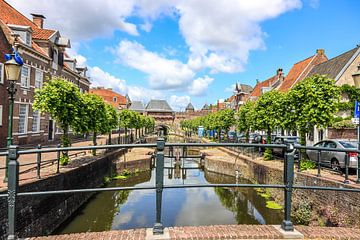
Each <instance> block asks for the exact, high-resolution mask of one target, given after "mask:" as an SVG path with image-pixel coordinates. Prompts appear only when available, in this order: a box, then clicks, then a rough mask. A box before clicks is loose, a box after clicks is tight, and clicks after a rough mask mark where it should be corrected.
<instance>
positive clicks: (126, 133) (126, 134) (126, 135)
mask: <svg viewBox="0 0 360 240" xmlns="http://www.w3.org/2000/svg"><path fill="white" fill-rule="evenodd" d="M127 137H128V132H127V128H126V127H125V144H126V143H128V141H127Z"/></svg>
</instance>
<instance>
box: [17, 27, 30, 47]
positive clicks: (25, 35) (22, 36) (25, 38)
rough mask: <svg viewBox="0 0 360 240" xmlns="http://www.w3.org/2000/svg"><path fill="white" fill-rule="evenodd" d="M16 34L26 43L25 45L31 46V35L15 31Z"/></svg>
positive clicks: (26, 32)
mask: <svg viewBox="0 0 360 240" xmlns="http://www.w3.org/2000/svg"><path fill="white" fill-rule="evenodd" d="M14 33H15V34H18V35H19V36H20V38H21V40H23V41H24V43H25V44H26V45H28V46H31V33H30V32H28V31H26V30H23V31H21V30H15V31H14Z"/></svg>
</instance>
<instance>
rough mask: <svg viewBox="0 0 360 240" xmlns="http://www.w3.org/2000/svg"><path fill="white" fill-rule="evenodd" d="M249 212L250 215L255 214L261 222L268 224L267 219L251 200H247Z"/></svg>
mask: <svg viewBox="0 0 360 240" xmlns="http://www.w3.org/2000/svg"><path fill="white" fill-rule="evenodd" d="M247 213H248V214H249V215H250V216H253V217H254V218H255V219H256V221H258V222H259V223H260V224H266V221H265V219H264V218H263V216H262V215H261V213H260V212H259V211H258V210H257V209H256V208H255V206H254V205H253V204H252V203H251V202H250V201H249V200H247Z"/></svg>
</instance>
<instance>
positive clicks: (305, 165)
mask: <svg viewBox="0 0 360 240" xmlns="http://www.w3.org/2000/svg"><path fill="white" fill-rule="evenodd" d="M315 167H316V163H315V162H313V161H310V160H304V161H301V163H300V170H301V171H303V170H308V169H314V168H315Z"/></svg>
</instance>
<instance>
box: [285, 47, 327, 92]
mask: <svg viewBox="0 0 360 240" xmlns="http://www.w3.org/2000/svg"><path fill="white" fill-rule="evenodd" d="M327 60H328V59H327V57H326V55H325V52H324V50H323V49H318V50H316V54H315V55H313V56H311V57H308V58H306V59H304V60H302V61H300V62H297V63H295V64H294V65H293V67H292V68H291V69H290V71H289V73H288V75H287V76H286V77H285V78H284V80H283V82H282V83H281V85H280V87H279V88H278V89H279V91H282V92H286V91H288V90H289V89H290V88H292V87H293V86H294V85H295V84H296V83H298V82H299V81H301V80H303V79H304V78H305V77H306V76H308V73H309V72H310V71H311V70H312V69H313V68H314V66H316V65H317V64H319V63H322V62H325V61H327Z"/></svg>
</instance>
